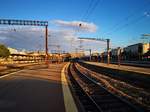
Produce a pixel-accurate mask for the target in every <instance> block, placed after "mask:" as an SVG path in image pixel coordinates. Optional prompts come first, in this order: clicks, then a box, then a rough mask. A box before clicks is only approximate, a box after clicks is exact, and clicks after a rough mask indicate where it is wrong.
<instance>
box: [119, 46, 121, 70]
mask: <svg viewBox="0 0 150 112" xmlns="http://www.w3.org/2000/svg"><path fill="white" fill-rule="evenodd" d="M120 61H121V48H120V47H119V48H118V66H119V67H120V63H121V62H120Z"/></svg>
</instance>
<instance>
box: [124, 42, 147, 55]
mask: <svg viewBox="0 0 150 112" xmlns="http://www.w3.org/2000/svg"><path fill="white" fill-rule="evenodd" d="M149 47H150V43H138V44H133V45H130V46H127V47H125V48H124V51H125V52H130V53H132V54H134V55H138V54H141V55H143V54H144V53H146V52H147V51H148V49H149Z"/></svg>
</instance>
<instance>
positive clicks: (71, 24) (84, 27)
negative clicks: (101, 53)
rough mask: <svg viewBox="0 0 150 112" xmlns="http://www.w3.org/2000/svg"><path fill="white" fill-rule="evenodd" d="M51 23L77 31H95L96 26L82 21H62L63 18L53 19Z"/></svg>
mask: <svg viewBox="0 0 150 112" xmlns="http://www.w3.org/2000/svg"><path fill="white" fill-rule="evenodd" d="M52 23H54V24H56V25H58V26H61V27H65V28H71V29H74V30H78V31H80V32H81V31H84V32H96V30H97V26H96V25H95V24H94V23H87V22H83V21H63V20H54V21H52Z"/></svg>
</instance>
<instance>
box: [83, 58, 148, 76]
mask: <svg viewBox="0 0 150 112" xmlns="http://www.w3.org/2000/svg"><path fill="white" fill-rule="evenodd" d="M84 62H85V61H84ZM85 63H87V64H93V65H97V66H103V67H107V68H112V69H119V70H125V71H132V72H137V73H143V74H148V75H150V69H149V68H142V67H134V66H126V65H120V66H118V65H115V64H109V65H107V64H105V63H98V62H85Z"/></svg>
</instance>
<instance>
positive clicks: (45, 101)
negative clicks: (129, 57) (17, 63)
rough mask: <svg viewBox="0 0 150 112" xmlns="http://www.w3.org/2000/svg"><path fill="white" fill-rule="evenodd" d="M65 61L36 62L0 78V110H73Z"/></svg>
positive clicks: (67, 111) (9, 111) (68, 111)
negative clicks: (47, 65) (42, 63)
mask: <svg viewBox="0 0 150 112" xmlns="http://www.w3.org/2000/svg"><path fill="white" fill-rule="evenodd" d="M65 67H67V63H62V64H49V67H48V68H46V67H45V66H42V65H39V66H38V65H36V66H35V67H34V66H33V67H30V68H27V69H23V70H20V71H17V72H14V73H11V74H7V75H6V77H5V76H3V77H1V78H0V89H1V91H0V112H77V111H78V109H77V107H76V104H75V101H74V99H73V96H72V94H71V92H70V89H69V86H68V82H67V79H66V77H65Z"/></svg>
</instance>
